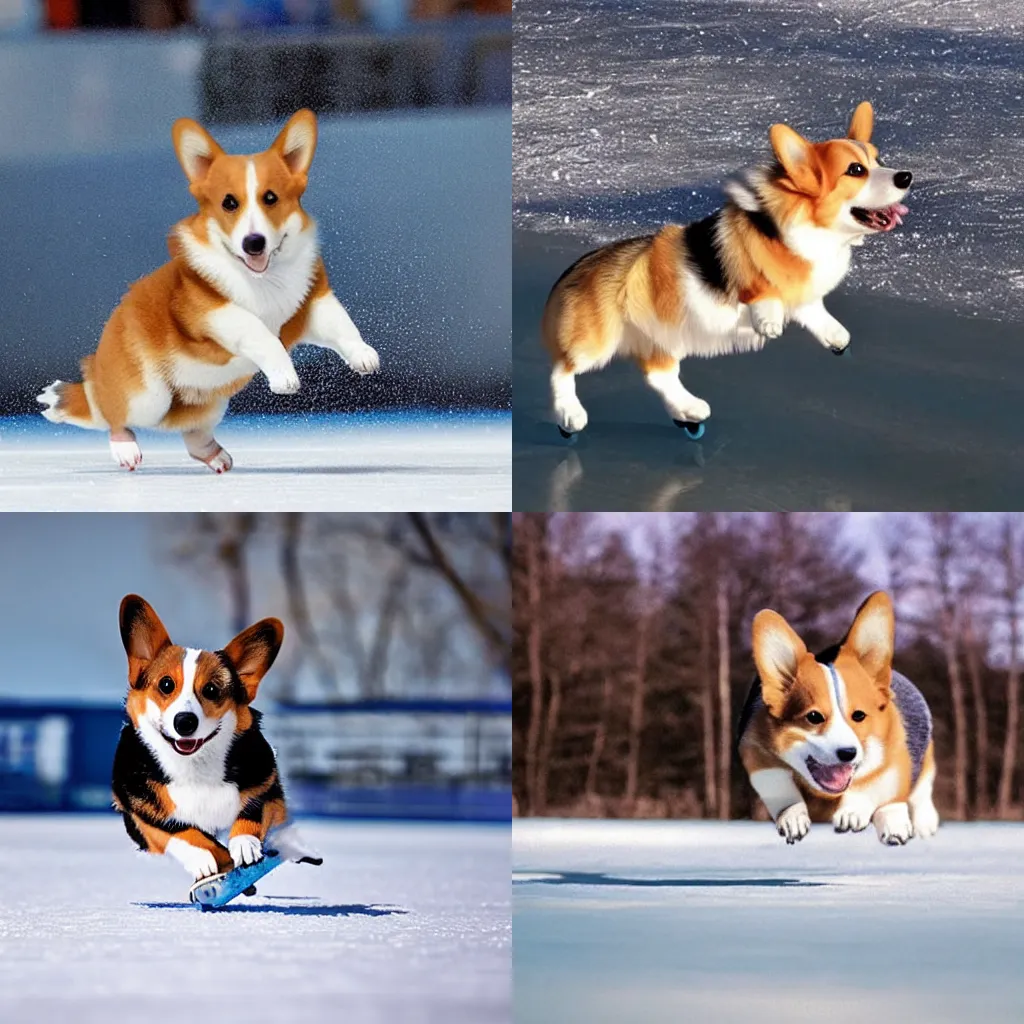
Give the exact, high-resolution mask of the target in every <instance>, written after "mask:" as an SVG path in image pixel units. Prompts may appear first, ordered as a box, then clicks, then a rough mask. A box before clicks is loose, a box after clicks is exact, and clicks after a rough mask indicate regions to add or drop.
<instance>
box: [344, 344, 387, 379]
mask: <svg viewBox="0 0 1024 1024" xmlns="http://www.w3.org/2000/svg"><path fill="white" fill-rule="evenodd" d="M345 362H347V363H348V365H349V366H351V367H352V369H353V370H355V372H356V373H358V374H359V375H360V376H361V377H365V376H366V375H367V374H370V373H376V372H377V371H378V370H379V369H380V356H379V355H378V354H377V350H376V349H375V348H373V347H372V346H371V345H367V344H366V343H365V342H364V343H363V344H361V345H360V346H359V347H358V348H356V349H354V350H353V351H352V352H349V353H348V354H347V355H346V356H345Z"/></svg>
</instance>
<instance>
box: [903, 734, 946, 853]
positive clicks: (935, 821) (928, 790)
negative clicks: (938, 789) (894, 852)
mask: <svg viewBox="0 0 1024 1024" xmlns="http://www.w3.org/2000/svg"><path fill="white" fill-rule="evenodd" d="M934 784H935V750H934V747H933V745H932V744H931V743H929V744H928V749H927V750H926V751H925V754H924V763H923V764H922V766H921V774H920V775H919V776H918V779H917V782H916V783H915V784H914V788H913V789H912V790H911V791H910V797H909V799H908V800H907V803H908V805H909V806H910V821H911V823H912V824H913V826H914V835H915V836H917V837H918V838H920V839H930V838H931V837H932V836H933V835H935V833H936V832H937V831H938V830H939V812H938V811H937V810H936V809H935V804H934V802H933V801H932V787H933V785H934Z"/></svg>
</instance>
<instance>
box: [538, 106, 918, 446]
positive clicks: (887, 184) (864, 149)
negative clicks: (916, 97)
mask: <svg viewBox="0 0 1024 1024" xmlns="http://www.w3.org/2000/svg"><path fill="white" fill-rule="evenodd" d="M873 123H874V113H873V111H872V108H871V104H870V103H866V102H865V103H861V104H860V106H858V107H857V109H856V111H855V112H854V114H853V118H852V120H851V121H850V126H849V131H848V134H847V137H846V138H845V139H833V140H831V141H829V142H818V143H813V142H808V141H807V139H805V138H804V137H803V136H802V135H800V134H799V133H798V132H796V131H794V130H793V129H792V128H790V127H788V126H787V125H784V124H777V125H774V126H773V127H772V129H771V131H770V132H769V137H770V140H771V146H772V151H773V153H774V157H775V160H774V162H773V163H771V164H768V165H765V166H762V167H756V168H753V169H750V170H747V171H746V172H741V173H740V174H739V175H737V176H736V177H735V178H733V179H732V180H731V181H729V182H728V183H727V184H726V186H725V193H726V203H725V205H724V207H723V208H722V209H720V210H719V211H718V212H717V213H714V214H712V215H711V216H710V217H707V218H706V219H705V220H702V221H699V222H697V223H694V224H690V225H688V226H686V227H682V226H680V225H678V224H669V225H667V226H666V227H663V228H662V229H661V230H660V231H658V233H657V234H654V235H645V236H643V237H640V238H627V239H625V240H624V241H620V242H613V243H612V244H610V245H606V246H604V247H603V248H601V249H597V250H596V251H594V252H591V253H588V254H587V255H585V256H583V257H582V258H581V259H579V260H577V261H576V263H574V264H573V265H572V266H571V267H570V268H569V269H568V270H566V271H565V273H564V274H563V275H562V276H561V278H559V280H558V281H557V282H556V284H555V286H554V288H553V289H552V291H551V294H550V295H549V296H548V300H547V304H546V306H545V308H544V315H543V319H542V322H541V335H542V338H543V341H544V344H545V347H546V348H547V350H548V352H549V354H550V356H551V359H552V362H553V368H552V371H551V397H552V404H553V407H554V414H555V419H556V422H557V423H558V427H559V429H560V430H561V432H562V434H563V435H564V436H566V437H570V436H571V435H572V434H574V433H577V432H578V431H581V430H582V429H583V428H584V427H585V426H586V425H587V411H586V409H584V408H583V405H582V404H581V403H580V400H579V398H578V397H577V395H576V375H577V374H579V373H585V372H586V371H588V370H594V369H599V368H600V367H602V366H605V365H606V364H607V363H608V362H610V361H611V360H612V359H613V358H614V357H616V356H624V357H628V358H630V359H633V360H635V361H636V363H637V364H638V365H639V367H640V370H641V371H642V373H643V375H644V378H645V380H646V381H647V383H648V385H650V387H652V388H653V389H654V390H655V391H656V392H657V393H658V395H659V396H660V397H661V400H662V402H663V403H664V406H665V408H666V410H667V411H668V414H669V416H671V417H672V419H673V420H674V421H675V423H676V425H677V426H681V427H683V426H685V427H688V428H689V429H690V432H691V433H694V434H695V435H697V434H699V432H700V431H699V430H695V429H694V427H695V425H696V424H699V423H702V422H703V421H704V420H706V419H707V418H708V417H709V416H710V415H711V407H710V406H709V405H708V403H707V402H705V401H704V400H703V399H702V398H698V397H697V396H696V395H694V394H692V393H691V392H689V391H687V390H686V388H685V387H683V384H682V382H681V380H680V379H679V361H680V360H681V359H684V358H686V357H690V356H705V357H706V356H717V355H725V354H727V353H730V352H744V351H752V350H755V349H760V348H761V347H762V346H763V345H764V344H765V342H766V340H767V339H769V338H777V337H778V336H779V335H780V334H781V333H782V331H783V328H784V327H785V325H786V323H787V321H789V320H795V321H796V322H797V323H798V324H801V325H802V326H803V327H805V328H807V330H808V331H810V333H811V334H812V335H814V337H815V338H816V339H817V340H818V341H819V342H821V344H822V345H824V346H825V348H827V349H829V350H830V351H832V352H836V353H841V352H843V351H844V350H845V349H846V346H847V345H849V343H850V333H849V331H847V329H846V328H845V327H844V326H843V325H842V324H841V323H840V322H839V321H838V320H836V318H835V317H834V316H832V315H831V314H830V313H829V312H828V311H827V310H826V309H825V306H824V304H823V302H822V299H823V298H824V296H826V295H827V294H828V293H829V292H830V291H832V289H833V288H835V287H836V285H837V284H839V282H840V281H841V280H842V279H843V277H844V276H845V275H846V272H847V270H848V269H849V266H850V255H851V247H852V246H855V245H862V244H863V242H864V239H865V238H866V237H867V236H868V235H874V234H879V233H880V232H885V231H891V230H892V229H893V228H894V227H896V226H897V225H898V224H901V223H902V219H903V216H904V215H905V214H906V213H907V208H906V207H905V206H904V205H903V204H902V202H901V200H902V199H903V197H904V196H905V194H906V192H907V189H908V188H909V187H910V183H911V180H912V178H913V175H912V174H911V172H910V171H893V170H890V169H889V168H888V167H883V166H882V165H881V164H880V163H879V160H878V150H877V149H876V148H875V146H874V144H873V143H872V142H871V132H872V127H873Z"/></svg>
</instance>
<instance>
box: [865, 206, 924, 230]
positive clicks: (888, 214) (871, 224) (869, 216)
mask: <svg viewBox="0 0 1024 1024" xmlns="http://www.w3.org/2000/svg"><path fill="white" fill-rule="evenodd" d="M909 212H910V211H909V210H908V209H907V208H906V207H905V206H904V205H903V204H902V203H893V204H892V205H891V206H880V207H879V208H878V209H877V210H868V209H866V208H865V207H863V206H854V207H853V208H852V209H851V210H850V215H851V216H852V217H853V218H854V220H857V221H860V223H861V224H863V225H864V227H866V228H870V229H871V230H872V231H892V229H893V228H894V227H896V226H897V225H899V224H902V223H903V218H904V217H905V216H906V215H907V214H908V213H909Z"/></svg>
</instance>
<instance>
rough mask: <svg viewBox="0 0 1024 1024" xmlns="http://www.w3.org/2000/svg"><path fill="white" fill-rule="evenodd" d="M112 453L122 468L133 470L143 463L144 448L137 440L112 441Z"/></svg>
mask: <svg viewBox="0 0 1024 1024" xmlns="http://www.w3.org/2000/svg"><path fill="white" fill-rule="evenodd" d="M110 454H111V456H112V458H113V460H114V461H115V462H116V463H117V464H118V465H119V466H120V467H121V468H122V469H127V470H129V471H132V470H135V469H137V468H138V467H139V466H140V465H141V464H142V449H141V448H139V445H138V442H136V441H111V442H110Z"/></svg>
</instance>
